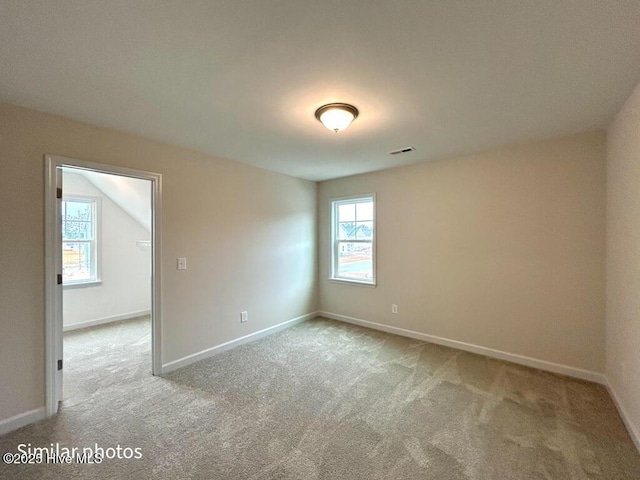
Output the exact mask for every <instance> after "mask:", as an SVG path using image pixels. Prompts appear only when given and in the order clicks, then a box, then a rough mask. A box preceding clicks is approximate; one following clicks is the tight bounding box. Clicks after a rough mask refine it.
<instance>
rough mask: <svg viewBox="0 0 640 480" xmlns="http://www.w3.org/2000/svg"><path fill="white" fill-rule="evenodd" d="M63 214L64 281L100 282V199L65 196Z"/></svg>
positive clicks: (68, 283) (81, 283) (70, 284)
mask: <svg viewBox="0 0 640 480" xmlns="http://www.w3.org/2000/svg"><path fill="white" fill-rule="evenodd" d="M61 215H62V283H63V285H64V286H72V285H88V284H92V283H98V282H100V274H99V268H100V243H99V215H100V199H99V198H97V197H89V196H80V195H74V196H65V197H64V198H63V199H62V205H61Z"/></svg>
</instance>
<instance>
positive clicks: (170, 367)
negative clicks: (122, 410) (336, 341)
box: [162, 312, 318, 374]
mask: <svg viewBox="0 0 640 480" xmlns="http://www.w3.org/2000/svg"><path fill="white" fill-rule="evenodd" d="M317 316H318V312H311V313H307V314H306V315H302V316H300V317H297V318H293V319H291V320H287V321H286V322H282V323H279V324H277V325H274V326H272V327H269V328H265V329H264V330H259V331H257V332H254V333H250V334H249V335H245V336H243V337H240V338H236V339H235V340H230V341H228V342H225V343H222V344H220V345H216V346H215V347H211V348H207V349H206V350H202V351H201V352H198V353H194V354H191V355H187V356H186V357H182V358H179V359H178V360H174V361H173V362H169V363H166V364H164V365H162V373H163V374H164V373H169V372H173V371H174V370H178V369H179V368H182V367H186V366H187V365H191V364H192V363H195V362H199V361H200V360H204V359H205V358H209V357H212V356H213V355H217V354H218V353H222V352H224V351H226V350H230V349H232V348H235V347H238V346H240V345H242V344H244V343H248V342H252V341H254V340H258V339H259V338H262V337H266V336H267V335H271V334H273V333H276V332H279V331H280V330H284V329H285V328H289V327H292V326H294V325H296V324H298V323H302V322H305V321H307V320H310V319H312V318H315V317H317Z"/></svg>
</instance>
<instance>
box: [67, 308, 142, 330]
mask: <svg viewBox="0 0 640 480" xmlns="http://www.w3.org/2000/svg"><path fill="white" fill-rule="evenodd" d="M145 315H151V310H140V311H138V312H129V313H122V314H120V315H112V316H110V317H103V318H96V319H95V320H87V321H86V322H78V323H72V324H70V325H64V326H63V327H62V331H63V332H69V331H71V330H78V329H80V328H89V327H95V326H96V325H102V324H103V323H111V322H119V321H120V320H129V319H130V318H136V317H144V316H145Z"/></svg>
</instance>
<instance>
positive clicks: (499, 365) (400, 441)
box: [0, 319, 640, 480]
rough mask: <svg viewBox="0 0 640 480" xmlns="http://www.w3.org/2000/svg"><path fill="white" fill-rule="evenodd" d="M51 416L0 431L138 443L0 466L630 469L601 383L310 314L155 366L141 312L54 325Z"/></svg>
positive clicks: (419, 475)
mask: <svg viewBox="0 0 640 480" xmlns="http://www.w3.org/2000/svg"><path fill="white" fill-rule="evenodd" d="M65 346H66V352H67V356H66V358H65V361H66V370H65V378H66V384H67V388H66V395H67V398H66V400H65V401H64V402H63V405H62V407H61V410H60V413H59V414H58V415H57V416H56V417H54V418H51V419H47V420H43V421H41V422H38V423H36V424H33V425H30V426H27V427H24V428H22V429H20V430H17V431H15V432H12V433H9V434H7V435H5V436H2V437H0V452H1V453H5V452H16V451H17V445H18V444H20V443H23V444H28V443H31V445H32V446H34V447H35V446H45V447H47V446H49V445H50V444H52V443H54V444H55V443H56V442H59V443H60V445H61V446H67V447H74V446H75V447H88V446H94V445H95V444H96V443H98V445H99V446H101V447H103V448H109V447H111V448H115V447H117V446H118V445H120V447H121V448H126V447H128V448H140V449H141V453H142V458H141V459H129V460H125V459H122V460H118V459H112V460H109V459H105V460H104V461H103V463H101V464H99V465H77V464H71V465H26V466H22V465H3V464H0V478H2V479H32V478H43V479H72V478H82V479H93V478H108V479H116V478H132V479H151V478H153V479H164V478H166V479H182V478H184V479H186V478H194V479H367V480H376V479H438V480H448V479H478V480H484V479H519V480H527V479H570V480H585V479H598V480H615V479H629V480H631V479H633V480H638V479H640V455H639V454H638V452H637V450H636V449H635V448H634V446H633V444H632V442H631V440H630V438H629V436H628V434H627V432H626V430H625V428H624V426H623V424H622V422H621V420H620V418H619V416H618V414H617V412H616V409H615V407H614V405H613V403H612V401H611V399H610V398H609V396H608V394H607V392H606V390H605V389H604V388H603V387H602V386H600V385H596V384H592V383H588V382H583V381H579V380H574V379H570V378H567V377H562V376H558V375H553V374H550V373H546V372H542V371H538V370H534V369H530V368H525V367H521V366H518V365H514V364H510V363H506V362H502V361H497V360H492V359H488V358H485V357H482V356H479V355H473V354H469V353H465V352H461V351H458V350H453V349H450V348H445V347H440V346H437V345H431V344H428V343H423V342H420V341H416V340H412V339H407V338H402V337H398V336H394V335H389V334H385V333H381V332H376V331H372V330H368V329H364V328H359V327H355V326H351V325H346V324H342V323H338V322H334V321H330V320H325V319H316V320H313V321H308V322H305V323H303V324H299V325H297V326H295V327H292V328H290V329H288V330H285V331H283V332H280V333H277V334H274V335H272V336H270V337H267V338H264V339H261V340H258V341H255V342H252V343H249V344H246V345H243V346H241V347H238V348H236V349H233V350H230V351H227V352H225V353H222V354H219V355H217V356H215V357H212V358H210V359H208V360H204V361H202V362H199V363H197V364H194V365H191V366H189V367H187V368H184V369H182V370H180V371H176V372H174V373H172V374H169V375H167V376H165V377H163V378H161V377H153V376H151V375H150V327H149V321H148V319H142V320H137V321H132V322H122V323H119V324H114V325H109V326H102V327H95V328H92V329H87V330H85V331H79V332H72V333H69V334H67V335H66V338H65Z"/></svg>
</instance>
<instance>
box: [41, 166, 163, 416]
mask: <svg viewBox="0 0 640 480" xmlns="http://www.w3.org/2000/svg"><path fill="white" fill-rule="evenodd" d="M45 163H46V172H45V176H46V188H45V190H46V192H45V195H46V197H45V207H46V213H45V219H46V222H45V236H46V239H45V241H46V252H45V256H46V259H45V260H46V262H45V264H46V287H47V289H46V291H47V304H46V305H47V311H46V336H47V338H46V344H47V351H46V374H47V375H46V395H47V414H48V415H53V414H55V413H56V412H57V410H58V405H59V402H60V401H61V400H63V399H73V398H75V399H76V401H83V398H84V397H86V396H87V394H89V393H90V392H91V391H95V390H99V389H100V388H101V386H102V385H104V384H105V382H106V384H108V383H109V382H110V381H113V380H116V379H115V377H114V376H112V378H111V380H110V379H109V375H107V374H108V372H110V371H111V372H112V373H113V372H117V373H118V375H119V376H123V377H127V378H128V379H129V380H130V379H132V378H134V377H137V376H144V375H148V374H151V373H153V374H159V373H161V368H162V366H161V355H160V328H159V326H160V295H159V294H160V261H159V259H160V241H159V240H160V235H159V232H160V230H159V225H160V222H159V220H160V214H159V211H160V193H161V176H160V175H159V174H155V173H150V172H143V171H136V170H131V169H125V168H121V167H113V166H108V165H100V164H93V163H89V162H83V161H80V160H74V159H69V158H63V157H54V156H46V157H45ZM65 362H69V364H68V367H69V368H68V372H69V373H68V376H67V377H66V378H65V375H64V373H63V372H65V368H64V367H65ZM67 380H68V381H67ZM116 381H117V380H116ZM72 401H73V400H72Z"/></svg>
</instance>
